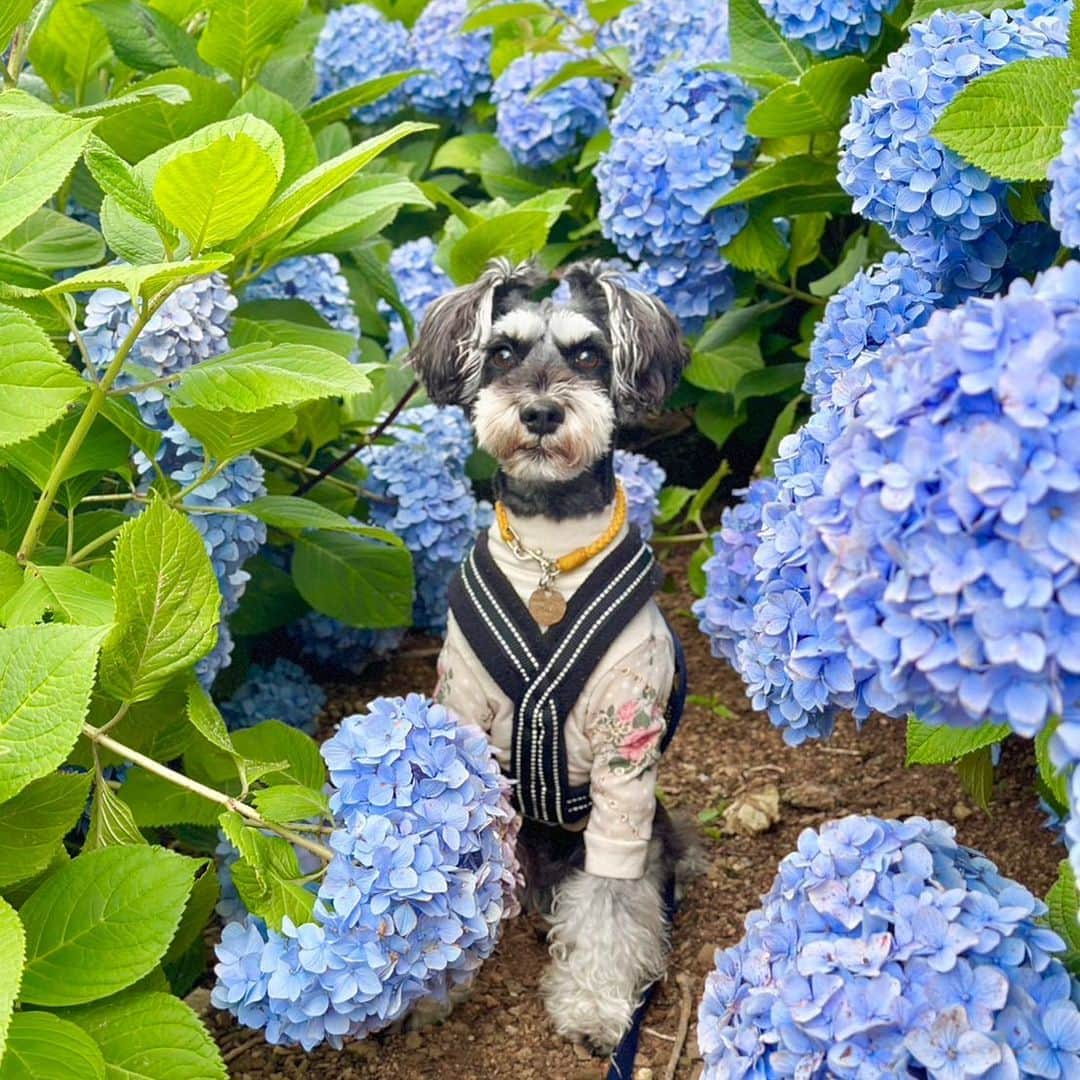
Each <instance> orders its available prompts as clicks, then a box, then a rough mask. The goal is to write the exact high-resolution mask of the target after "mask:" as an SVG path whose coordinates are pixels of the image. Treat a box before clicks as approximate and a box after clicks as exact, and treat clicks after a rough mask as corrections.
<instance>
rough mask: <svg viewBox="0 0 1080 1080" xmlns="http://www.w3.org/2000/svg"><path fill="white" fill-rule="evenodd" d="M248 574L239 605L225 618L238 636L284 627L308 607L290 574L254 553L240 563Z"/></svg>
mask: <svg viewBox="0 0 1080 1080" xmlns="http://www.w3.org/2000/svg"><path fill="white" fill-rule="evenodd" d="M244 570H245V571H247V573H249V574H250V575H251V580H250V581H249V582H248V587H247V588H246V589H245V590H244V595H243V596H242V597H240V606H239V607H238V608H237V609H236V611H234V612H233V613H232V615H231V616H230V618H229V627H230V628H231V630H232V632H233V633H234V634H236V635H237V636H238V637H245V636H246V637H253V636H255V635H257V634H265V633H268V632H269V631H271V630H276V629H277V628H278V627H279V626H286V625H287V624H289V623H291V622H292V621H293V620H294V619H299V618H301V617H302V616H303V615H304V613H305V612H306V611H307V610H308V605H307V603H306V602H305V600H304V598H303V597H302V596H301V595H300V594H299V593H298V592H297V591H296V586H295V585H294V584H293V579H292V575H291V574H289V573H288V572H287V571H285V570H282V569H281V568H280V567H278V566H274V565H272V564H271V563H269V562H267V561H266V560H265V559H263V558H260V557H258V556H256V557H255V558H254V559H249V560H248V561H247V562H246V563H245V564H244Z"/></svg>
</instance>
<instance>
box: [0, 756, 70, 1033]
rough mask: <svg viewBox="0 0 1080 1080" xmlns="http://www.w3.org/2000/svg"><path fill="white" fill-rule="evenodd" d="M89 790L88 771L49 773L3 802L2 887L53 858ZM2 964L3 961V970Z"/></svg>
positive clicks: (0, 837)
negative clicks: (80, 772)
mask: <svg viewBox="0 0 1080 1080" xmlns="http://www.w3.org/2000/svg"><path fill="white" fill-rule="evenodd" d="M89 791H90V776H89V774H88V773H82V774H77V773H50V774H49V775H48V776H43V777H42V778H41V779H40V780H35V781H34V782H33V783H32V784H27V786H26V787H25V788H23V790H22V791H20V792H19V794H18V795H16V796H15V797H14V798H11V799H8V801H7V802H5V803H0V887H6V886H8V885H13V884H14V883H15V882H17V881H25V880H26V879H27V878H32V877H33V876H34V875H35V874H39V873H41V871H42V870H44V869H45V868H46V867H47V866H48V865H49V863H51V862H52V860H53V857H54V855H55V854H56V847H57V845H58V844H59V843H60V841H61V840H63V838H64V837H65V836H66V835H67V834H68V833H69V832H70V831H71V829H72V827H73V826H74V825H75V823H76V822H77V821H78V820H79V817H80V816H81V815H82V812H83V810H84V809H85V808H86V797H87V794H88V793H89ZM2 953H3V950H2V949H0V955H2ZM3 967H4V965H3V963H2V962H0V972H2V971H3ZM2 1042H3V1040H2V1039H0V1045H2Z"/></svg>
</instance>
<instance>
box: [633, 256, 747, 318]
mask: <svg viewBox="0 0 1080 1080" xmlns="http://www.w3.org/2000/svg"><path fill="white" fill-rule="evenodd" d="M639 278H640V281H641V287H642V288H643V289H644V290H645V292H647V293H651V294H652V295H653V296H655V297H656V298H657V299H658V300H662V301H663V302H664V304H665V305H666V306H667V308H668V310H669V311H670V312H671V313H672V315H674V316H675V317H676V318H677V319H678V320H679V324H680V325H681V326H682V328H683V332H684V333H686V334H696V333H698V332H699V331H700V330H701V328H702V327H703V326H704V325H705V321H706V320H707V319H709V318H711V317H712V316H713V315H717V314H719V313H720V312H722V311H726V310H727V309H728V308H729V307H731V304H732V302H733V301H734V299H735V277H734V275H733V274H732V272H731V267H730V265H729V264H728V263H727V262H726V261H725V260H724V259H721V258H720V257H719V256H718V255H715V254H713V255H709V254H705V255H701V256H700V257H698V258H696V259H693V260H692V261H691V262H689V263H685V262H683V261H682V259H681V257H678V256H674V257H668V258H663V259H660V258H656V259H650V260H649V261H647V262H644V263H642V264H641V271H640V273H639Z"/></svg>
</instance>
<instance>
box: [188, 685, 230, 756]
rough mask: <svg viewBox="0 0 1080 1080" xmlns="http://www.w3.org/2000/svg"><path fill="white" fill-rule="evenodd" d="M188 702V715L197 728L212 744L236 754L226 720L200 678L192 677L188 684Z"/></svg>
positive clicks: (228, 752)
mask: <svg viewBox="0 0 1080 1080" xmlns="http://www.w3.org/2000/svg"><path fill="white" fill-rule="evenodd" d="M187 702H188V704H187V717H188V720H189V721H190V722H191V724H192V726H193V727H194V728H195V730H196V731H198V733H199V734H200V735H201V736H202V737H203V738H204V739H205V740H206V741H207V742H208V743H210V744H211V745H213V746H216V747H218V749H220V750H224V751H225V752H226V753H227V754H235V753H236V750H235V748H234V747H233V742H232V739H231V738H230V737H229V731H228V728H226V727H225V721H224V719H223V718H222V715H221V713H220V711H219V710H218V707H217V706H216V705H215V704H214V701H213V699H212V698H211V697H210V695H209V694H208V693H207V692H206V691H205V690H204V689H203V686H202V684H201V683H200V682H199V680H198V679H192V680H191V681H190V682H189V683H188V685H187Z"/></svg>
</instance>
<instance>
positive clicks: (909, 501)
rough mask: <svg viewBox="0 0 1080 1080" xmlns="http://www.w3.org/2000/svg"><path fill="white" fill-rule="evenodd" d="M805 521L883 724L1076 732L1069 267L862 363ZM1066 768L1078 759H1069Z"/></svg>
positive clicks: (1078, 384)
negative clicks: (871, 677) (893, 720)
mask: <svg viewBox="0 0 1080 1080" xmlns="http://www.w3.org/2000/svg"><path fill="white" fill-rule="evenodd" d="M872 362H873V364H874V367H875V371H874V378H873V380H872V385H871V387H870V389H869V391H868V392H867V393H865V394H864V395H863V396H862V397H861V398H860V399H859V402H858V408H857V410H856V412H855V415H854V416H853V417H852V419H851V420H850V421H849V422H848V423H847V425H846V427H844V428H843V430H842V431H841V432H840V433H839V434H838V435H837V437H836V439H835V440H834V441H833V442H832V444H831V446H830V453H829V466H828V470H827V472H826V474H825V477H824V482H823V485H822V495H821V496H820V497H816V498H810V499H808V500H806V502H805V504H804V506H803V516H804V519H805V520H806V522H807V523H808V524H809V526H810V528H811V530H812V533H813V539H814V542H816V543H819V544H820V545H821V547H820V552H819V553H818V554H816V555H815V559H814V562H815V572H816V575H817V577H818V578H819V579H820V581H821V585H822V588H823V590H824V595H823V598H822V602H823V604H824V605H825V606H826V607H832V608H833V610H834V612H835V617H836V619H837V620H838V621H839V622H840V623H841V624H842V625H843V627H844V629H845V631H846V636H847V637H848V638H849V639H850V640H851V641H852V642H857V643H858V648H859V651H860V653H861V654H862V656H863V657H864V658H865V659H866V660H867V662H869V663H871V664H872V665H873V666H874V667H875V668H876V670H877V672H878V676H877V681H878V685H879V687H880V688H881V689H882V691H883V692H884V693H885V694H888V695H891V696H892V698H893V699H894V701H895V709H894V710H890V711H897V712H900V711H903V712H908V711H910V712H914V713H915V714H916V715H918V716H919V718H920V719H922V720H924V721H925V722H928V723H947V724H951V725H955V726H970V725H975V724H979V723H982V722H984V721H985V719H986V718H987V717H988V716H991V717H994V718H995V719H998V720H1001V721H1006V722H1008V723H1009V724H1010V725H1011V726H1012V727H1013V729H1014V730H1015V731H1016V732H1017V733H1019V734H1021V735H1024V736H1032V735H1034V734H1035V733H1036V732H1038V731H1039V730H1040V729H1041V728H1042V726H1043V724H1044V723H1045V721H1046V718H1047V717H1048V716H1049V715H1051V714H1056V715H1059V716H1061V717H1062V724H1061V726H1060V728H1059V732H1058V738H1059V741H1061V740H1065V741H1067V742H1069V743H1075V742H1076V741H1077V740H1075V739H1073V738H1072V732H1073V731H1074V730H1075V725H1076V724H1077V721H1080V577H1078V570H1077V568H1078V566H1080V263H1075V262H1074V263H1069V264H1068V265H1067V266H1064V267H1060V268H1055V269H1052V270H1049V271H1047V272H1046V273H1045V274H1043V275H1042V276H1041V277H1039V278H1038V279H1036V281H1035V283H1034V284H1030V283H1028V282H1027V281H1024V280H1018V281H1016V282H1014V283H1013V285H1012V287H1011V288H1010V290H1009V292H1008V293H1007V294H1005V295H1003V296H1000V297H997V298H995V299H993V300H980V299H972V300H969V301H967V302H966V303H965V304H964V305H963V306H962V307H959V308H956V309H955V310H952V311H939V312H936V313H935V314H934V315H933V316H932V317H931V319H930V321H929V322H928V323H927V324H926V325H925V326H923V327H921V328H919V329H916V330H914V331H912V332H911V333H909V334H907V335H906V336H904V337H903V338H901V339H900V340H899V341H898V342H896V343H895V344H894V345H892V346H890V347H886V348H883V349H881V350H880V351H879V352H878V353H877V355H876V357H874V358H873V361H872ZM1074 760H1075V758H1074Z"/></svg>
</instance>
